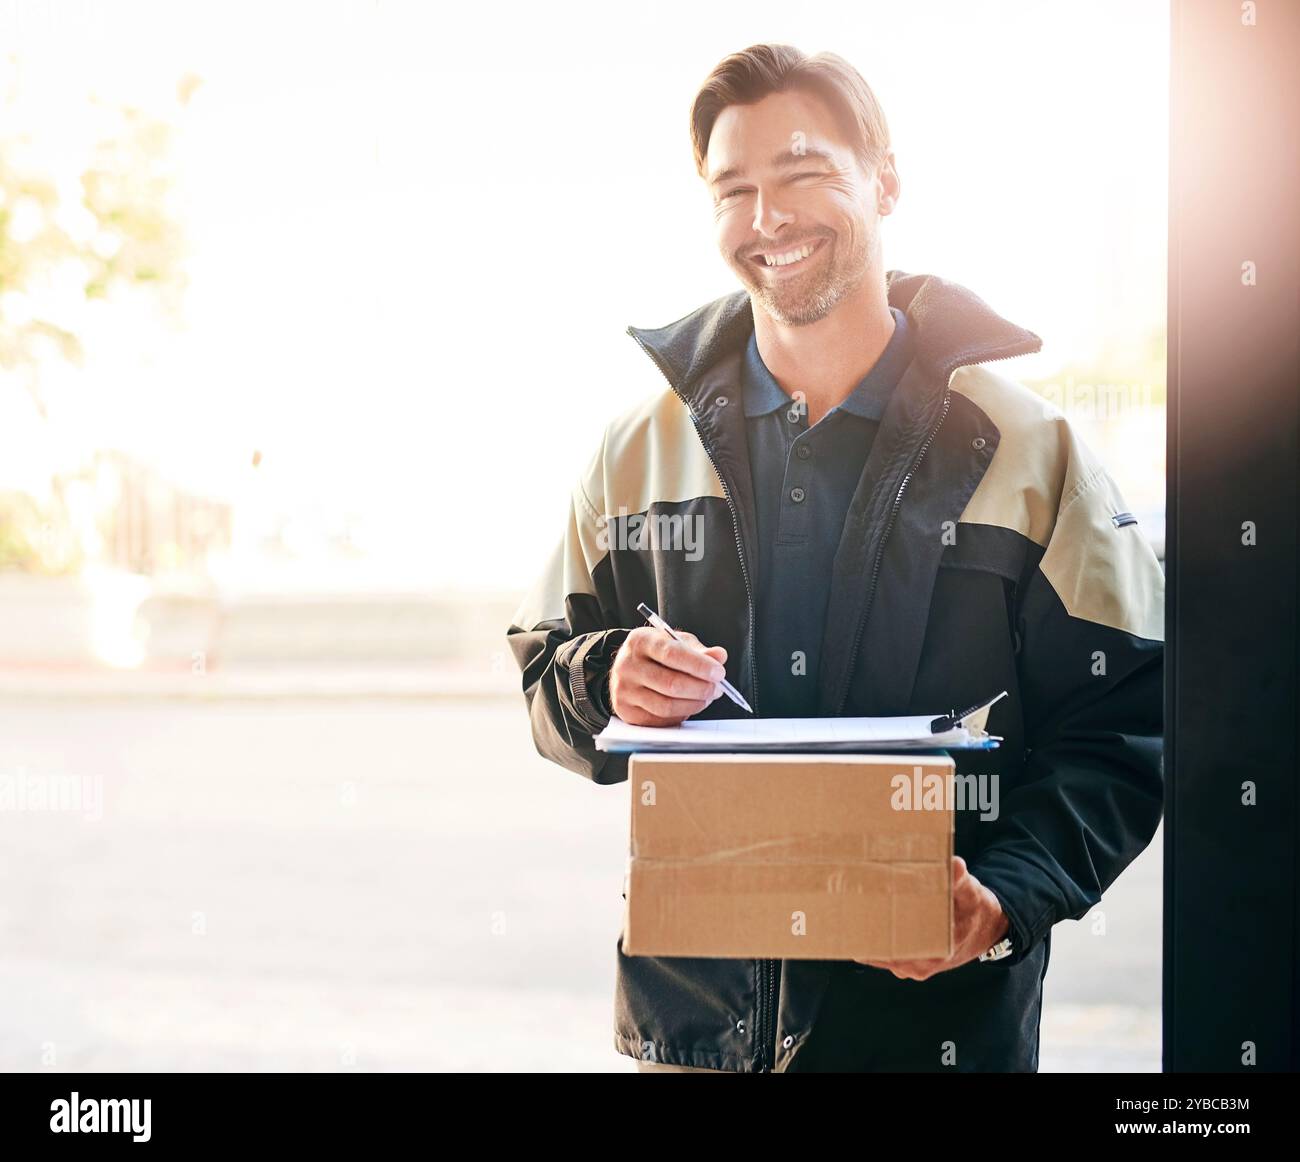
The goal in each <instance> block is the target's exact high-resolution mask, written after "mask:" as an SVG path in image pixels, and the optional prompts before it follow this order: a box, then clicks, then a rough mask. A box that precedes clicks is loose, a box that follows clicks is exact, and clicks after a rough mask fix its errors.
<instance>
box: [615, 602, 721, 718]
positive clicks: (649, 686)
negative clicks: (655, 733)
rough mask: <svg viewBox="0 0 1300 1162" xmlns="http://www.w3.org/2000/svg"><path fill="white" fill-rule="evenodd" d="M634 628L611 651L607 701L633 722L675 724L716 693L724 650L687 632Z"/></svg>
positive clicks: (701, 708) (700, 707)
mask: <svg viewBox="0 0 1300 1162" xmlns="http://www.w3.org/2000/svg"><path fill="white" fill-rule="evenodd" d="M673 632H674V633H675V634H676V635H677V636H676V638H672V637H669V636H668V634H666V633H664V632H662V631H661V630H659V629H656V628H655V627H653V626H648V625H647V626H641V627H639V628H638V629H634V630H633V631H632V632H631V633H630V634H628V635H627V637H626V639H624V641H623V644H622V645H621V646H619V649H618V652H617V653H616V654H615V655H614V665H613V668H612V669H611V670H610V674H609V705H610V708H611V709H612V710H613V711H614V713H615V714H617V715H618V716H619V718H621V719H622V720H623V721H624V722H626V723H629V724H630V725H632V726H680V725H681V724H682V723H683V722H684V721H685V720H686V719H688V718H690V717H691V716H692V715H694V714H699V713H700V711H702V710H703V709H704V708H705V707H707V706H708V705H710V704H711V703H712V702H713V701H714V700H715V699H717V698H719V697H721V695H722V686H721V685H720V683H721V682H722V681H723V679H725V678H726V676H727V671H726V668H725V666H724V664H723V663H725V662H726V660H727V651H726V650H725V649H724V648H723V647H722V646H708V647H705V646H704V644H703V643H702V642H701V641H700V639H699V638H697V637H696V636H695V635H694V634H692V633H687V632H686V631H685V630H681V629H679V630H674V631H673Z"/></svg>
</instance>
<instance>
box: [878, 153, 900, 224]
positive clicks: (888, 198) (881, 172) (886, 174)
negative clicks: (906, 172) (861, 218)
mask: <svg viewBox="0 0 1300 1162" xmlns="http://www.w3.org/2000/svg"><path fill="white" fill-rule="evenodd" d="M876 180H877V181H878V182H879V183H880V198H879V200H878V201H877V203H876V209H877V211H878V212H879V213H881V214H891V213H893V210H894V206H895V205H897V204H898V199H899V195H900V194H901V193H902V183H901V182H900V181H899V180H898V170H897V169H895V168H894V151H893V150H892V149H891V150H890V151H889V152H888V153H886V154H885V156H884V158H883V159H882V160H881V162H880V165H879V167H878V168H877V170H876Z"/></svg>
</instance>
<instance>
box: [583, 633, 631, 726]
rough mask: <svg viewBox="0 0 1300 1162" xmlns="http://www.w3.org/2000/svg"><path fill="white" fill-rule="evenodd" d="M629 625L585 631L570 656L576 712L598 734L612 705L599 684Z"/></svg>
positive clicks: (608, 718)
mask: <svg viewBox="0 0 1300 1162" xmlns="http://www.w3.org/2000/svg"><path fill="white" fill-rule="evenodd" d="M631 632H632V631H631V630H630V629H610V630H602V631H598V632H596V633H589V634H584V635H583V636H582V637H581V638H580V639H578V642H577V646H576V648H575V649H574V650H573V651H572V653H571V654H570V656H569V658H568V663H567V668H568V677H569V695H570V698H571V700H572V710H573V713H574V716H575V717H576V718H577V719H578V720H579V721H580V722H581V723H582V724H583V726H584V727H586V728H587V730H588V731H589V732H590V733H591V734H593V735H595V734H599V733H600V732H601V731H602V730H604V729H605V727H606V726H608V725H609V720H610V717H611V713H610V709H609V706H608V705H607V703H606V700H605V697H604V696H603V692H602V691H601V689H600V687H601V685H602V683H603V679H604V678H605V676H606V675H607V674H608V673H609V669H610V667H611V666H612V665H613V664H614V653H615V651H616V650H617V649H618V647H619V646H621V645H622V644H623V642H624V640H625V639H626V638H627V635H628V634H629V633H631Z"/></svg>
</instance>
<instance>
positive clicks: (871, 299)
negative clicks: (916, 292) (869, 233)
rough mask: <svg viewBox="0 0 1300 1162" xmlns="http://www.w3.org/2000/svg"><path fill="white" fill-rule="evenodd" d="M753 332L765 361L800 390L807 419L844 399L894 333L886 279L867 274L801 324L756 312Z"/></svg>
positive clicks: (780, 379)
mask: <svg viewBox="0 0 1300 1162" xmlns="http://www.w3.org/2000/svg"><path fill="white" fill-rule="evenodd" d="M754 332H755V336H754V337H755V339H756V341H757V343H758V353H759V355H760V356H761V357H762V360H763V364H764V366H765V367H766V368H767V369H768V371H770V372H771V373H772V377H773V378H774V379H775V380H776V381H777V383H779V384H780V385H781V389H782V390H783V391H784V392H785V393H786V394H787V395H790V396H792V397H793V398H795V399H798V398H799V394H798V393H800V392H802V394H803V398H804V400H805V401H806V403H807V407H808V423H809V425H810V426H811V425H813V424H815V423H817V421H818V420H820V419H821V418H822V417H823V416H824V415H825V414H826V413H827V412H828V411H830V410H831V408H833V407H835V406H837V405H838V404H841V403H843V402H844V400H846V399H847V398H848V397H849V396H850V395H851V394H852V392H853V389H854V388H855V387H857V385H858V384H859V383H861V382H862V380H863V378H864V377H865V376H866V374H867V372H869V371H870V370H871V369H872V368H873V367H874V366H875V365H876V362H877V360H879V358H880V356H881V355H882V354H883V353H884V350H885V348H886V347H887V346H888V345H889V340H890V337H891V336H892V335H893V333H894V316H893V315H892V314H891V313H890V310H889V299H888V297H887V293H886V290H885V283H884V280H883V279H875V278H872V277H868V278H866V279H864V280H863V285H862V286H861V287H859V288H858V289H857V290H856V291H854V293H853V294H852V295H850V296H849V297H848V298H845V299H844V300H843V301H841V302H840V303H839V304H838V305H837V306H836V307H835V309H834V310H833V311H831V313H830V314H829V315H827V316H826V317H825V318H824V319H819V320H818V321H817V322H815V323H809V324H807V325H806V326H802V327H790V326H786V325H785V324H783V323H778V322H777V321H776V320H775V319H773V318H772V317H771V316H770V315H768V314H767V313H766V312H765V311H762V310H759V309H756V310H755V311H754Z"/></svg>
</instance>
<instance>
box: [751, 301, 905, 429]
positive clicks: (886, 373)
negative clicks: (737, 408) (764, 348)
mask: <svg viewBox="0 0 1300 1162" xmlns="http://www.w3.org/2000/svg"><path fill="white" fill-rule="evenodd" d="M889 311H890V314H892V315H893V316H894V333H893V335H891V336H890V339H889V342H888V343H887V344H886V345H885V349H884V351H882V352H881V354H880V358H879V359H877V360H876V362H875V366H873V367H872V368H871V370H870V371H868V372H867V374H866V375H865V376H863V377H862V380H861V381H860V382H859V383H858V385H857V386H856V387H855V388H854V389H853V391H852V392H851V393H850V394H849V396H848V397H847V398H846V399H845V400H844V402H843V403H841V404H840V405H839V407H840V408H842V409H843V410H844V411H846V412H852V413H853V414H854V415H856V416H861V417H862V418H863V419H868V420H876V421H879V420H880V418H881V416H883V415H884V414H885V405H886V404H887V403H888V402H889V394H890V392H892V391H893V389H894V386H895V384H897V383H898V381H899V380H900V379H901V378H902V376H903V372H904V371H906V370H907V365H908V363H909V361H910V360H911V336H910V335H909V334H908V326H907V316H906V315H904V314H903V312H902V311H900V310H899V309H898V308H897V307H890V308H889ZM741 394H742V395H743V397H744V407H745V415H746V416H765V415H767V414H768V413H769V412H774V411H776V410H777V409H778V408H789V407H790V406H792V405H793V403H794V400H793V399H792V398H791V397H790V396H789V395H787V394H786V393H785V391H783V390H782V388H781V385H780V384H779V383H777V381H776V380H775V379H774V378H773V376H772V373H771V372H770V371H768V369H767V365H766V364H765V363H764V362H763V359H762V356H760V355H759V353H758V337H757V335H756V333H754V332H752V331H751V332H750V335H749V342H748V343H747V344H746V345H745V360H744V384H743V386H742V389H741ZM833 410H834V409H833Z"/></svg>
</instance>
